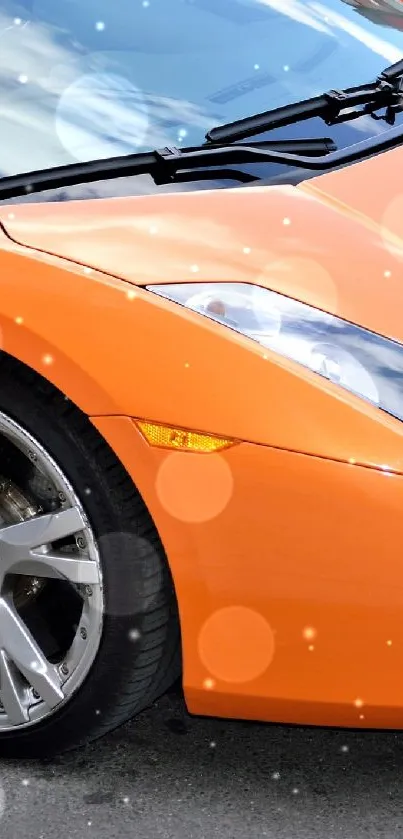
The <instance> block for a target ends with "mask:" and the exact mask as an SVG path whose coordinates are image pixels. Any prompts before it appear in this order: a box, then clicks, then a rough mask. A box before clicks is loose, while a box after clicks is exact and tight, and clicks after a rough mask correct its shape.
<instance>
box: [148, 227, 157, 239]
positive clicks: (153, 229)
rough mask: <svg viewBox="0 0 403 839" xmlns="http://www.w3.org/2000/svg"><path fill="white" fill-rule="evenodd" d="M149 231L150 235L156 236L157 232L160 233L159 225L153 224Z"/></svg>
mask: <svg viewBox="0 0 403 839" xmlns="http://www.w3.org/2000/svg"><path fill="white" fill-rule="evenodd" d="M148 232H149V234H150V236H155V234H156V233H158V227H156V226H155V224H152V225H151V227H150V228H149V230H148Z"/></svg>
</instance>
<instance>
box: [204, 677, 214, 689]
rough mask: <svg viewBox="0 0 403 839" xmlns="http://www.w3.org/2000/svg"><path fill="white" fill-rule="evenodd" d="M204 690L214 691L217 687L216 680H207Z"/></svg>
mask: <svg viewBox="0 0 403 839" xmlns="http://www.w3.org/2000/svg"><path fill="white" fill-rule="evenodd" d="M203 687H204V690H213V689H214V687H215V681H214V679H205V680H204V682H203Z"/></svg>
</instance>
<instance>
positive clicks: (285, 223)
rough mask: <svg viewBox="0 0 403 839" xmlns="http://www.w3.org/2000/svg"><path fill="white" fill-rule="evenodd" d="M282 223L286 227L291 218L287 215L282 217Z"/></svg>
mask: <svg viewBox="0 0 403 839" xmlns="http://www.w3.org/2000/svg"><path fill="white" fill-rule="evenodd" d="M283 224H284V226H285V227H288V226H289V225H290V224H291V219H289V218H287V217H286V218H283Z"/></svg>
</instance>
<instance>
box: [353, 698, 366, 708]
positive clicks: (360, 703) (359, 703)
mask: <svg viewBox="0 0 403 839" xmlns="http://www.w3.org/2000/svg"><path fill="white" fill-rule="evenodd" d="M363 704H364V702H363V700H362V699H355V700H354V705H355V707H356V708H362V706H363Z"/></svg>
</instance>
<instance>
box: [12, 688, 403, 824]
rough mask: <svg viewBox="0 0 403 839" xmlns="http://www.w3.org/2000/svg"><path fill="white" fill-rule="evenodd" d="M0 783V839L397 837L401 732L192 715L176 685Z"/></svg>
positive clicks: (402, 796)
mask: <svg viewBox="0 0 403 839" xmlns="http://www.w3.org/2000/svg"><path fill="white" fill-rule="evenodd" d="M0 784H1V786H0V806H1V805H2V804H3V805H4V807H3V814H2V816H1V818H0V837H1V839H75V837H80V839H81V837H84V839H87V837H88V839H91V837H94V839H95V837H96V839H115V837H116V839H126V837H127V839H129V837H130V839H215V837H216V838H217V839H260V837H267V839H316V838H317V839H336V837H337V839H339V838H340V837H342V839H361V837H362V839H364V837H365V839H398V837H400V836H402V837H403V732H402V733H401V734H395V733H378V732H377V733H373V732H368V733H367V732H351V731H350V732H348V731H332V730H323V729H307V728H306V729H302V728H292V727H285V726H270V725H260V724H259V725H258V724H251V723H241V722H228V721H223V720H209V719H200V718H192V717H189V716H188V715H187V714H186V712H185V709H184V705H183V701H182V699H181V697H180V695H179V694H177V693H175V692H174V693H172V694H170V695H169V696H166V697H164V698H163V699H162V700H160V701H159V702H158V703H157V704H156V705H155V706H154V707H153V708H151V709H150V710H148V711H147V712H145V713H143V714H142V715H141V716H140V717H139V718H138V719H137V720H134V721H133V722H131V723H129V724H128V725H126V726H124V727H123V728H121V729H120V730H118V731H116V732H114V733H113V734H112V735H110V736H108V737H106V738H104V739H103V740H101V741H99V742H98V743H95V744H93V745H91V746H89V747H87V748H86V749H84V750H81V751H79V752H76V753H74V754H70V755H67V756H63V757H61V758H58V759H57V760H54V761H46V762H36V761H31V762H24V763H18V762H13V761H4V762H1V761H0ZM3 799H4V801H3Z"/></svg>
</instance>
